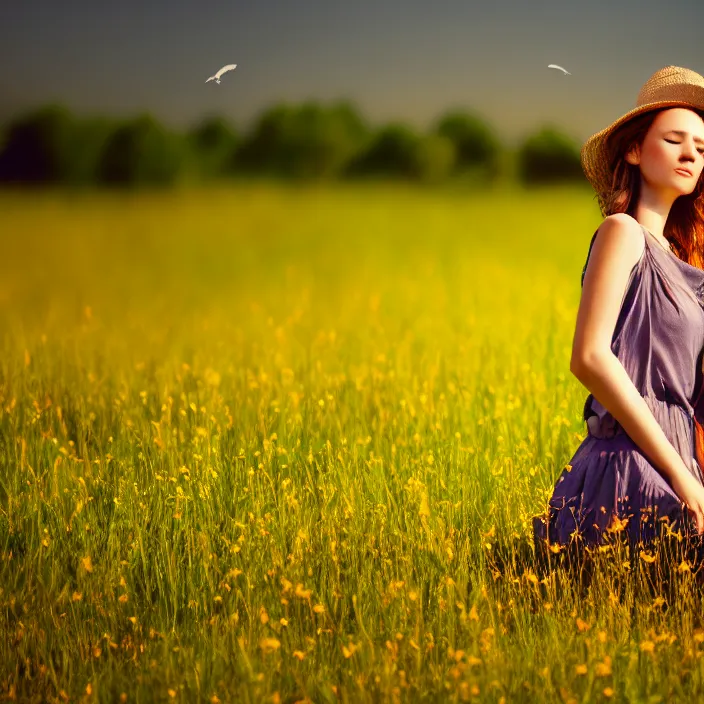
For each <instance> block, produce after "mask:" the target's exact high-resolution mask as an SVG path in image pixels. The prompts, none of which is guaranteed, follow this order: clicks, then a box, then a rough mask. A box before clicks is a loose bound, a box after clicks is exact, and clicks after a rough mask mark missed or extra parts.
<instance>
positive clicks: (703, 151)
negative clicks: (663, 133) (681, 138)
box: [665, 139, 704, 154]
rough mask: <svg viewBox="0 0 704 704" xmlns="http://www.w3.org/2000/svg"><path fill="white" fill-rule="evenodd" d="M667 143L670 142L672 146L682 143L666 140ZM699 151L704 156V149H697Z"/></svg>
mask: <svg viewBox="0 0 704 704" xmlns="http://www.w3.org/2000/svg"><path fill="white" fill-rule="evenodd" d="M665 141H666V142H669V143H670V144H680V142H675V141H674V140H672V139H666V140H665ZM697 151H698V152H699V153H700V154H704V149H697Z"/></svg>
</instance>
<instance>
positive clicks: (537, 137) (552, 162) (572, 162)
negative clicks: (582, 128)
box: [516, 125, 586, 185]
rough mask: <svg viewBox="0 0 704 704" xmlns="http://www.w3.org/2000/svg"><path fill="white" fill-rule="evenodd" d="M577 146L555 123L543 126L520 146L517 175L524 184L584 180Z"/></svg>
mask: <svg viewBox="0 0 704 704" xmlns="http://www.w3.org/2000/svg"><path fill="white" fill-rule="evenodd" d="M579 156H580V146H579V142H577V141H576V140H575V139H573V138H571V137H569V136H568V135H566V134H564V133H563V132H561V131H560V130H558V129H557V128H556V127H554V126H551V125H550V126H547V127H544V128H542V129H541V130H540V131H539V132H537V133H536V134H534V135H532V136H529V137H528V138H527V139H526V140H525V141H524V142H523V144H522V145H521V146H520V147H519V149H518V152H517V155H516V160H517V164H516V166H517V177H518V179H519V180H520V181H521V182H522V183H524V184H526V185H529V184H542V183H557V182H565V181H585V182H586V179H585V177H584V173H583V171H582V167H581V164H580V158H579Z"/></svg>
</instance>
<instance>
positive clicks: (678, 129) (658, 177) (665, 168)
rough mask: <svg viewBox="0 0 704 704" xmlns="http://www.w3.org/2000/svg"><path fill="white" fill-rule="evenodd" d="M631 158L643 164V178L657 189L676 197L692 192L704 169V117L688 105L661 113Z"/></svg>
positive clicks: (629, 156)
mask: <svg viewBox="0 0 704 704" xmlns="http://www.w3.org/2000/svg"><path fill="white" fill-rule="evenodd" d="M627 159H628V161H629V162H630V163H632V164H640V170H641V174H642V178H643V180H644V181H645V183H647V184H648V185H649V186H650V188H652V189H653V190H656V191H663V192H666V193H669V194H673V195H674V196H675V198H676V197H678V196H680V195H687V194H689V193H691V192H692V191H693V190H694V188H695V186H696V185H697V181H698V180H699V178H700V177H701V175H702V170H703V169H704V120H703V119H702V118H701V117H700V116H699V115H698V114H697V113H696V112H694V111H692V110H688V109H687V108H679V107H676V108H670V109H668V110H663V111H662V112H659V113H658V114H657V115H656V117H655V120H653V123H652V124H651V125H650V129H649V130H648V132H647V134H646V135H645V139H644V140H643V144H642V146H641V148H640V149H637V148H636V149H635V150H633V151H632V152H629V154H628V156H627ZM678 169H685V170H686V171H689V172H690V173H689V174H687V173H684V172H682V171H678Z"/></svg>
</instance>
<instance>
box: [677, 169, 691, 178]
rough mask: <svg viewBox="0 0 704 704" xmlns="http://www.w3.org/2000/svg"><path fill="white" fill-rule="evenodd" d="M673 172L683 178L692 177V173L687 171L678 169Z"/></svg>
mask: <svg viewBox="0 0 704 704" xmlns="http://www.w3.org/2000/svg"><path fill="white" fill-rule="evenodd" d="M675 171H676V172H677V173H679V174H682V175H684V176H691V175H692V172H691V171H690V170H689V169H682V168H680V169H675Z"/></svg>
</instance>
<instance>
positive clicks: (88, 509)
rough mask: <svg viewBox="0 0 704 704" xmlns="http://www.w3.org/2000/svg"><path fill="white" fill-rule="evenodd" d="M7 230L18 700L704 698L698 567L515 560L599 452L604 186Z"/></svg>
mask: <svg viewBox="0 0 704 704" xmlns="http://www.w3.org/2000/svg"><path fill="white" fill-rule="evenodd" d="M0 212H1V213H2V230H3V232H2V235H0V237H1V238H2V240H1V241H2V250H3V255H2V257H0V345H1V354H0V558H1V559H0V699H4V700H9V701H23V702H35V701H36V702H43V701H47V702H69V701H72V702H78V701H85V702H89V701H90V702H92V701H104V702H152V701H161V702H210V703H212V704H217V703H218V702H271V703H272V704H279V703H282V702H286V703H289V702H336V701H342V702H371V701H384V702H387V701H388V702H406V701H442V702H460V701H482V702H504V703H506V702H513V701H536V700H539V701H541V702H545V703H548V702H565V703H566V702H586V701H589V702H598V701H613V702H624V701H638V702H648V703H650V704H655V703H656V702H673V701H685V700H688V701H691V700H692V698H696V696H697V695H699V696H701V694H702V693H703V692H704V678H703V677H702V675H703V674H704V672H703V669H702V664H701V663H702V658H701V656H702V652H704V649H703V646H702V643H703V642H704V630H702V624H701V614H702V603H701V596H700V594H699V592H698V590H697V588H696V586H695V582H694V576H693V574H692V573H691V572H690V571H689V570H687V569H679V568H678V566H677V565H676V564H674V563H673V564H669V565H668V564H664V563H663V564H660V563H659V562H656V560H658V559H661V558H654V557H652V556H650V555H649V554H648V555H646V556H645V557H643V556H641V557H643V559H640V560H639V559H636V560H635V561H634V560H632V559H630V558H629V559H624V558H623V556H616V557H614V555H616V553H617V551H613V555H612V553H608V554H607V552H605V553H604V567H603V570H601V571H599V572H598V573H597V574H595V575H594V577H593V579H592V581H591V583H590V584H589V586H588V588H587V589H584V588H580V586H579V584H578V583H577V582H576V581H575V580H574V579H573V576H572V575H571V574H570V573H569V572H568V571H567V570H562V569H556V570H554V571H552V572H551V573H550V574H548V575H547V576H544V577H541V576H540V575H539V574H538V573H537V570H536V568H535V566H534V564H533V563H532V561H531V560H530V550H529V549H522V548H520V546H521V545H522V546H524V548H525V547H526V546H527V548H530V543H531V540H532V532H531V531H532V527H531V517H532V516H533V515H535V514H536V513H538V512H539V511H541V510H542V509H543V508H544V506H545V503H546V501H547V499H548V497H549V496H550V493H551V491H552V487H553V485H554V483H555V481H556V479H557V477H558V476H559V474H560V472H561V471H562V469H563V467H564V465H565V463H566V462H567V461H568V460H569V458H570V456H571V455H572V453H573V452H574V450H575V449H576V448H577V446H578V445H579V443H580V442H581V440H582V438H583V437H585V435H586V427H585V424H584V423H583V421H582V418H581V414H582V407H583V404H584V400H585V398H586V395H587V393H588V392H587V391H586V389H585V388H584V387H583V386H582V385H581V384H580V383H579V381H577V379H576V378H574V377H573V376H572V375H571V374H570V372H569V358H570V349H571V342H572V335H573V331H574V320H575V316H576V311H577V306H578V303H579V295H580V275H581V270H582V266H583V265H584V262H585V259H586V254H587V248H588V245H589V241H590V239H591V236H592V234H593V233H594V231H595V230H596V228H597V227H598V225H599V223H600V222H601V219H602V218H601V216H600V214H599V211H598V207H597V205H596V201H595V200H594V199H593V194H592V193H591V191H589V190H586V189H584V188H579V187H554V188H547V187H545V188H540V189H534V190H531V191H525V190H522V189H520V188H517V187H510V186H505V187H501V188H499V189H496V190H486V191H482V190H467V189H462V188H450V187H442V188H441V187H436V188H432V187H425V188H421V187H413V186H402V185H391V184H375V185H373V184H366V185H339V186H330V185H328V186H323V185H320V186H318V185H306V186H293V185H276V184H266V183H258V184H255V183H249V184H247V183H244V184H238V185H235V186H229V187H228V186H225V185H222V186H218V187H208V188H200V189H199V188H192V189H184V190H176V191H169V192H141V193H129V192H124V193H120V192H100V193H80V192H76V193H64V192H59V191H45V192H26V193H24V192H11V191H6V192H2V193H0ZM502 551H503V552H502ZM497 553H498V554H503V555H504V556H505V557H506V556H507V558H508V559H507V560H504V561H503V562H502V563H501V564H502V568H501V569H498V568H497V564H498V563H497V561H496V559H495V555H496V554H497ZM640 563H643V565H644V566H647V565H651V566H653V565H654V567H657V568H659V571H658V572H657V574H660V575H661V576H662V575H672V578H671V581H670V582H668V590H667V591H665V589H664V587H663V589H662V590H659V584H661V583H660V582H658V581H657V580H656V581H655V582H653V581H650V582H648V583H647V584H645V582H644V581H643V580H644V579H645V576H643V575H641V573H640V572H639V571H638V566H639V564H640ZM633 566H635V567H633ZM680 567H681V564H680ZM668 579H669V578H668ZM662 584H664V582H663V583H662ZM644 585H645V586H644ZM646 587H647V588H646Z"/></svg>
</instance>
